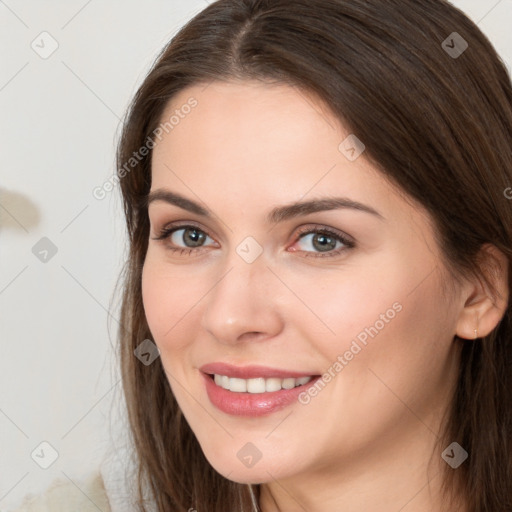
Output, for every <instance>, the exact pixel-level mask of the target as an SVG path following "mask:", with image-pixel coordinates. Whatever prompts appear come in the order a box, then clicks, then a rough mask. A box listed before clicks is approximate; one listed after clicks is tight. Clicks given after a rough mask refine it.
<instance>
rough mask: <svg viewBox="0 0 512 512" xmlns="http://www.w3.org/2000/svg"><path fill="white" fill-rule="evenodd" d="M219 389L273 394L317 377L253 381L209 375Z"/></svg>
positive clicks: (261, 378)
mask: <svg viewBox="0 0 512 512" xmlns="http://www.w3.org/2000/svg"><path fill="white" fill-rule="evenodd" d="M208 376H209V377H210V378H211V379H212V380H213V381H214V382H215V384H216V385H217V386H218V387H221V388H223V389H226V390H227V391H232V392H233V393H273V392H275V391H281V390H282V389H293V388H296V387H298V386H304V385H306V384H308V382H310V381H311V380H313V379H314V378H315V377H317V376H316V375H311V376H309V377H299V378H293V377H286V378H284V379H280V378H278V377H270V378H264V377H256V378H252V379H240V378H238V377H228V376H227V375H218V374H216V373H215V374H208Z"/></svg>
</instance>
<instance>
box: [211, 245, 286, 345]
mask: <svg viewBox="0 0 512 512" xmlns="http://www.w3.org/2000/svg"><path fill="white" fill-rule="evenodd" d="M244 248H245V249H246V248H247V247H244V246H243V245H242V249H244ZM239 250H240V249H239V248H237V250H235V251H233V252H232V253H231V254H230V257H229V258H227V259H226V260H225V267H224V269H225V270H224V271H223V272H222V275H221V277H220V278H219V279H218V280H216V283H215V284H214V286H213V288H212V289H211V291H210V293H209V294H208V296H207V297H206V302H205V307H204V310H203V314H202V327H203V328H204V329H206V330H207V331H209V332H210V333H211V334H212V335H213V336H214V337H215V338H216V339H217V340H218V341H220V342H223V343H234V342H236V341H237V340H239V339H240V338H241V337H242V336H243V335H244V334H246V333H261V334H265V335H267V336H271V335H275V334H276V333H277V332H278V331H279V330H280V329H281V322H280V317H279V311H278V309H277V308H276V307H275V306H276V305H275V304H274V301H273V300H272V294H271V293H270V291H271V284H270V280H269V278H270V277H272V274H271V272H270V271H269V269H268V268H267V265H266V261H265V258H264V257H263V255H262V254H260V255H259V256H258V257H256V258H255V259H253V260H248V259H244V256H245V255H247V252H245V253H244V252H243V251H242V256H241V255H240V254H239V253H238V251H239ZM250 251H251V249H250V248H249V251H248V252H250ZM249 261H250V262H249Z"/></svg>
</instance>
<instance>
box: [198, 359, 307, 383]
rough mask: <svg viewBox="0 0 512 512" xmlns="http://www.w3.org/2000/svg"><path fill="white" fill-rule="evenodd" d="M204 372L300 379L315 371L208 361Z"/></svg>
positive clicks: (241, 377) (239, 376) (243, 376)
mask: <svg viewBox="0 0 512 512" xmlns="http://www.w3.org/2000/svg"><path fill="white" fill-rule="evenodd" d="M199 370H201V371H202V372H204V373H208V374H210V375H213V374H217V375H226V376H228V377H236V378H239V379H255V378H257V377H263V378H265V379H270V378H272V377H275V378H279V379H286V378H287V377H291V378H295V379H298V378H300V377H310V376H313V375H316V374H315V373H306V372H296V371H293V370H283V369H280V368H270V367H268V366H258V365H250V366H233V365H232V364H228V363H208V364H204V365H203V366H201V367H200V368H199Z"/></svg>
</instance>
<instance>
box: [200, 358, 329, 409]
mask: <svg viewBox="0 0 512 512" xmlns="http://www.w3.org/2000/svg"><path fill="white" fill-rule="evenodd" d="M200 370H201V372H202V373H201V375H202V377H203V379H204V382H205V386H206V393H207V395H208V398H209V399H210V402H211V403H212V404H213V405H214V406H215V407H217V409H219V410H221V411H222V412H225V413H227V414H230V415H232V416H249V417H257V416H264V415H266V414H271V413H273V412H276V411H279V410H281V409H284V408H285V407H287V406H289V405H291V404H293V403H295V402H297V401H298V397H299V395H300V394H301V393H302V392H304V391H305V390H306V389H308V388H309V387H310V386H312V385H314V384H315V382H316V381H317V380H318V379H319V378H320V375H317V376H316V377H313V379H311V380H310V381H309V382H308V383H307V384H304V385H303V386H297V387H295V388H292V389H281V390H280V391H273V392H269V393H235V392H233V391H229V390H227V389H224V388H222V387H220V386H217V384H215V382H214V380H213V378H212V377H211V376H210V375H211V374H214V373H216V374H217V375H227V376H229V377H238V378H241V379H251V378H256V377H264V378H267V379H268V378H271V377H277V378H281V379H284V378H286V377H293V378H299V377H309V376H312V374H311V373H299V372H292V371H288V370H278V369H275V368H268V367H264V366H245V367H237V366H232V365H229V364H224V363H212V364H207V365H204V366H201V368H200Z"/></svg>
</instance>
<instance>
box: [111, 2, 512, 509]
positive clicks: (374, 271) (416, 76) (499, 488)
mask: <svg viewBox="0 0 512 512" xmlns="http://www.w3.org/2000/svg"><path fill="white" fill-rule="evenodd" d="M511 140H512V87H511V83H510V79H509V77H508V75H507V72H506V69H505V67H504V65H503V63H502V62H501V61H500V59H499V58H498V56H497V54H496V52H495V50H494V49H493V48H492V46H491V44H490V43H489V42H488V40H487V39H486V38H485V37H484V36H483V34H482V33H481V32H480V31H479V29H478V28H477V27H476V26H475V25H474V24H473V23H472V22H471V21H470V20H468V18H467V17H465V16H464V15H463V14H462V13H461V12H460V11H459V10H457V9H456V8H454V7H453V6H451V5H450V4H449V3H447V2H444V1H441V0H422V1H421V2H418V1H416V0H400V1H398V0H389V1H387V2H382V1H380V0H294V1H291V0H220V1H218V2H215V3H213V4H211V5H210V6H208V7H207V8H206V9H205V10H204V11H203V12H201V13H200V14H199V15H197V16H196V17H195V18H194V19H193V20H191V21H190V22H189V23H188V24H187V25H186V26H185V27H184V28H183V29H182V30H181V31H180V32H179V34H178V35H177V36H176V37H175V38H174V39H173V40H172V41H171V42H170V44H169V45H168V46H167V47H166V48H165V49H164V50H163V52H162V53H161V55H160V57H159V58H158V60H157V62H156V63H155V65H154V67H153V69H152V70H151V72H150V73H149V75H148V76H147V78H146V79H145V81H144V83H143V84H142V86H141V87H140V89H139V91H138V92H137V94H136V96H135V99H134V101H133V104H132V106H131V109H130V111H129V114H128V117H127V120H126V123H125V127H124V131H123V134H122V138H121V141H120V145H119V151H118V169H119V171H118V175H119V180H120V187H121V190H122V194H123V199H124V210H125V214H126V220H127V227H128V233H129V241H130V252H129V260H128V263H127V270H126V276H125V285H124V301H123V310H122V325H123V326H124V327H123V329H122V331H121V333H120V348H121V364H122V369H123V384H124V392H125V395H126V398H127V405H128V413H129V419H130V427H131V433H132V437H133V442H134V446H135V450H136V454H137V457H138V460H139V462H140V470H139V475H138V487H139V493H140V500H139V507H140V508H139V510H147V508H145V507H147V505H146V502H147V501H148V500H149V501H151V502H153V505H154V507H155V510H158V511H159V512H163V511H170V510H173V511H175V510H176V511H178V510H179V511H187V510H197V511H206V510H207V511H209V512H210V511H218V512H220V511H226V510H230V511H235V510H236V511H253V510H261V511H263V512H276V511H300V510H307V511H309V512H313V511H314V512H317V511H319V510H327V509H328V510H344V511H350V512H356V511H366V510H380V511H383V512H387V511H398V510H403V511H406V510H414V511H419V512H422V511H436V512H437V511H444V510H446V511H464V512H476V511H484V510H485V511H505V510H512V496H511V494H512V481H511V478H510V475H511V474H512V462H511V445H510V436H511V433H512V414H511V412H512V409H511V405H512V403H511V389H512V373H511V369H512V348H511V345H510V343H511V328H512V325H511V308H510V303H509V290H510V279H511V278H510V276H511V274H510V261H511V257H512V204H511V203H510V201H509V200H508V199H507V194H506V190H507V189H509V188H508V187H510V186H511V184H512V151H511V149H512V145H511ZM148 494H149V496H148ZM143 498H146V499H143Z"/></svg>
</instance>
